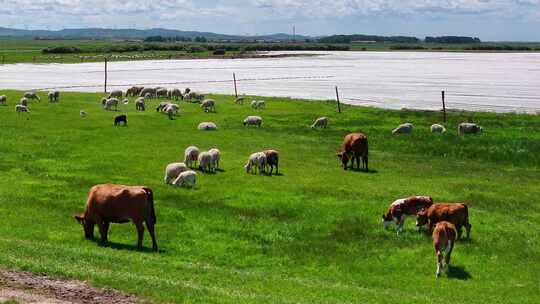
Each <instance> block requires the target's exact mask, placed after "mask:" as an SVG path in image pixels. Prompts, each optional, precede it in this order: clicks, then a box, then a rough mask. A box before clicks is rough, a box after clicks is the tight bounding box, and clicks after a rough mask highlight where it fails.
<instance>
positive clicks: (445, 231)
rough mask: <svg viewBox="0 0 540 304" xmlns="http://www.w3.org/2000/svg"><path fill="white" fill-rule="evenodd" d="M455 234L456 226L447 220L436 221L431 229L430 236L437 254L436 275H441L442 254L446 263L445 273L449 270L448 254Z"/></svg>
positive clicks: (451, 248)
mask: <svg viewBox="0 0 540 304" xmlns="http://www.w3.org/2000/svg"><path fill="white" fill-rule="evenodd" d="M456 235H457V232H456V227H455V226H454V224H452V223H450V222H447V221H441V222H438V223H437V225H435V229H433V233H432V235H431V237H432V239H433V246H434V247H435V253H436V254H437V277H439V276H440V275H441V268H442V259H443V256H444V261H445V264H446V273H448V271H449V270H450V256H451V255H452V250H453V249H454V244H455V242H456Z"/></svg>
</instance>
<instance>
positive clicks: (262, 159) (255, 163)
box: [244, 152, 266, 174]
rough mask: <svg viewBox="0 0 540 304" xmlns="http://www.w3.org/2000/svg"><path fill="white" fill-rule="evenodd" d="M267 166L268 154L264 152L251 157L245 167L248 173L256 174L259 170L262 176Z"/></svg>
mask: <svg viewBox="0 0 540 304" xmlns="http://www.w3.org/2000/svg"><path fill="white" fill-rule="evenodd" d="M265 166H266V154H264V153H263V152H257V153H253V154H251V155H250V156H249V159H248V161H247V163H246V165H245V166H244V168H245V169H246V172H247V173H255V174H256V171H257V169H258V170H259V174H262V173H263V172H264V168H265Z"/></svg>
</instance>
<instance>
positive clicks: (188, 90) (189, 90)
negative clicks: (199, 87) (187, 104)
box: [184, 88, 191, 96]
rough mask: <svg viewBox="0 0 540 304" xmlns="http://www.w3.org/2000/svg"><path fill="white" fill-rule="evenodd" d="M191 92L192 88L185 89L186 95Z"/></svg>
mask: <svg viewBox="0 0 540 304" xmlns="http://www.w3.org/2000/svg"><path fill="white" fill-rule="evenodd" d="M189 92H191V89H190V88H186V89H185V90H184V96H186V95H187V94H189Z"/></svg>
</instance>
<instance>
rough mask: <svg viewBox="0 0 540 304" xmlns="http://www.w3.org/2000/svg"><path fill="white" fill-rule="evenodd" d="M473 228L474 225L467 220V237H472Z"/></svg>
mask: <svg viewBox="0 0 540 304" xmlns="http://www.w3.org/2000/svg"><path fill="white" fill-rule="evenodd" d="M471 228H472V225H471V224H469V222H468V221H467V222H466V223H465V230H466V231H467V239H469V238H470V237H471Z"/></svg>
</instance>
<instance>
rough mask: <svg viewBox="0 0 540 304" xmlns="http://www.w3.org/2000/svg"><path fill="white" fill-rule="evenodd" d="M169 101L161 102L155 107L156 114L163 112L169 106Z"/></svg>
mask: <svg viewBox="0 0 540 304" xmlns="http://www.w3.org/2000/svg"><path fill="white" fill-rule="evenodd" d="M170 104H171V102H170V101H162V102H160V103H159V104H158V105H157V107H156V112H160V111H165V108H166V107H167V106H168V105H170Z"/></svg>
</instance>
